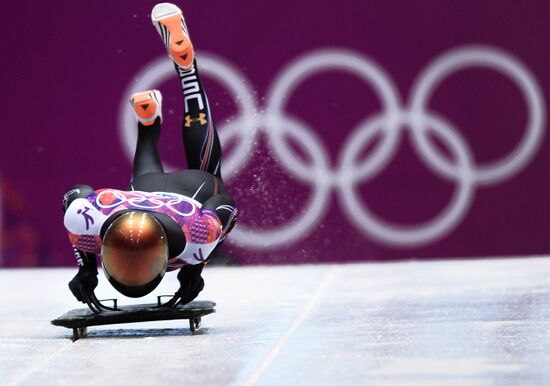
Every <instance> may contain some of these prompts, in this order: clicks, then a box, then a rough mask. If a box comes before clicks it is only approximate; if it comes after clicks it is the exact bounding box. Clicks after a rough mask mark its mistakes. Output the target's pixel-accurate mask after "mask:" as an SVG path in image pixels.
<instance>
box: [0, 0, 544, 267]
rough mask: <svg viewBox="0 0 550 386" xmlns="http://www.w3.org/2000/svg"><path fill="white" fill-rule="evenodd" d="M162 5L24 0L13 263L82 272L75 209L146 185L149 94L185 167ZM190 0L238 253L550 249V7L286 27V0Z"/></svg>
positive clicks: (15, 76) (457, 8) (379, 12)
mask: <svg viewBox="0 0 550 386" xmlns="http://www.w3.org/2000/svg"><path fill="white" fill-rule="evenodd" d="M149 3H150V4H149ZM154 4H155V3H154V2H143V3H140V4H135V3H134V2H131V1H120V2H118V1H117V2H115V3H110V4H109V5H108V9H106V8H105V7H107V5H105V4H96V3H95V2H91V3H82V2H74V3H68V4H65V5H64V6H62V7H59V9H54V8H52V6H51V5H49V4H47V3H45V4H42V3H40V2H39V3H31V2H21V3H19V4H13V3H10V4H7V5H6V8H7V10H6V14H10V15H12V17H11V18H9V20H8V21H7V22H6V23H5V25H3V26H2V27H1V28H3V29H5V31H4V36H8V37H9V38H8V39H7V40H4V41H2V43H0V44H2V48H3V52H4V53H6V55H7V57H10V55H11V57H12V58H13V60H4V61H3V62H2V64H1V66H2V71H1V75H0V76H1V77H2V84H3V85H4V87H5V93H4V100H5V104H4V105H5V106H6V111H5V113H4V122H3V125H2V127H3V129H2V132H3V134H4V141H2V144H1V145H0V146H2V152H1V155H0V157H1V161H2V164H1V165H0V176H1V192H0V193H1V194H0V197H1V200H2V205H1V208H2V210H1V213H0V219H1V222H2V228H1V229H2V232H1V237H0V241H1V243H2V255H1V256H0V265H1V266H37V265H53V266H56V265H68V264H72V263H73V261H72V260H73V257H72V255H71V248H70V244H69V241H68V240H67V239H66V234H65V231H64V229H63V225H62V223H63V222H62V213H61V210H60V207H61V198H62V196H63V194H64V193H65V192H66V191H67V190H69V189H70V188H71V186H73V185H74V184H77V183H79V184H90V185H92V186H94V188H96V189H99V188H107V187H108V188H116V189H125V188H126V187H127V186H128V183H129V179H130V173H131V164H132V160H133V153H134V148H135V143H136V138H137V132H136V124H135V119H134V116H133V113H132V110H131V108H130V105H129V103H128V97H129V95H131V94H132V93H134V92H138V91H143V90H147V89H152V88H156V89H159V90H160V91H161V92H162V94H163V97H164V98H163V116H164V121H163V125H162V133H161V140H160V142H159V151H160V154H161V158H162V161H163V163H164V165H165V170H166V171H173V170H177V169H182V168H185V167H186V163H185V160H184V159H185V157H184V152H183V147H182V143H181V141H182V140H181V130H182V115H183V114H182V110H183V101H182V97H181V91H180V89H179V82H178V79H177V75H176V73H175V71H174V67H173V65H172V63H171V62H170V60H169V58H168V57H167V55H166V54H165V52H164V51H163V45H162V44H161V43H162V42H161V41H160V40H159V39H158V36H157V34H156V32H155V30H154V28H153V26H152V25H151V20H150V15H149V12H150V9H151V8H152V6H153V5H154ZM237 4H238V6H237ZM178 5H179V6H180V7H181V8H182V9H183V11H184V14H185V17H186V21H187V24H188V27H189V28H190V30H191V31H192V32H191V34H192V38H193V43H194V46H195V47H196V49H197V52H196V57H197V62H198V66H199V69H200V74H201V79H203V81H204V83H205V88H206V91H207V93H208V98H209V100H210V105H211V108H212V113H213V116H214V119H215V121H216V124H217V129H218V132H219V136H220V139H221V142H222V147H223V152H224V153H223V161H222V175H223V178H224V181H225V183H226V188H227V190H228V191H229V193H230V194H232V195H233V196H234V197H235V199H236V201H237V204H238V207H239V209H240V215H239V222H238V224H237V226H236V227H235V228H234V230H233V231H232V232H231V234H230V236H229V237H228V238H227V240H226V242H225V244H224V246H223V247H222V249H221V250H220V252H219V254H220V255H223V256H224V257H225V258H227V259H229V260H231V261H234V262H238V263H252V264H264V263H305V262H333V261H359V260H386V259H403V258H448V257H493V256H502V255H505V256H524V255H536V254H547V253H549V252H550V241H549V240H550V238H549V237H548V232H550V202H549V200H548V196H549V194H550V179H549V178H548V174H549V173H550V172H549V170H550V167H549V165H550V144H549V143H548V135H547V134H546V130H547V111H548V102H547V99H548V92H549V91H550V71H548V68H550V51H549V50H546V49H544V47H545V46H546V37H547V36H548V32H550V31H548V27H547V21H546V19H545V17H544V16H545V15H547V14H549V12H550V3H545V2H536V3H530V4H529V6H524V5H522V4H520V3H517V4H514V3H506V4H503V3H502V2H499V1H486V2H482V3H475V5H474V3H472V4H470V3H460V2H446V1H444V2H441V1H436V0H427V1H425V2H422V3H421V4H420V3H418V4H415V3H414V2H413V3H410V4H409V3H403V2H399V1H390V2H388V1H374V2H366V3H364V4H363V3H361V4H359V3H352V2H349V4H346V3H344V4H324V3H323V4H316V6H315V7H314V8H312V7H311V4H310V3H307V2H302V3H295V2H294V3H292V5H291V4H288V6H289V7H291V9H292V12H290V11H285V12H284V13H283V14H284V17H281V15H282V14H281V10H280V8H281V7H284V6H285V5H284V4H283V3H280V2H279V3H276V4H275V3H274V4H264V3H261V5H259V3H257V2H254V1H252V0H243V1H239V2H238V3H237V2H235V3H234V4H233V2H231V1H229V2H223V4H222V3H219V2H214V1H202V2H191V3H189V4H185V3H178ZM428 11H429V12H428ZM107 16H108V17H107ZM505 21H506V22H505ZM21 25H32V26H33V28H21ZM390 26H391V28H390ZM545 31H546V32H545Z"/></svg>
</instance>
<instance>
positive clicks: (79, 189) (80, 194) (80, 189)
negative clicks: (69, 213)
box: [63, 184, 94, 213]
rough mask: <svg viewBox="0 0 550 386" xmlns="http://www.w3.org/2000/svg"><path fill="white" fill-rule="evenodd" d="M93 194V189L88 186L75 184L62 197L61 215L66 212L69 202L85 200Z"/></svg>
mask: <svg viewBox="0 0 550 386" xmlns="http://www.w3.org/2000/svg"><path fill="white" fill-rule="evenodd" d="M93 192H94V188H92V187H91V186H90V185H82V184H77V185H75V186H73V187H72V188H71V190H69V191H68V192H67V193H65V194H64V195H63V213H65V211H66V210H67V208H68V207H69V205H71V202H73V201H74V200H76V199H77V198H86V197H88V196H89V195H90V194H92V193H93Z"/></svg>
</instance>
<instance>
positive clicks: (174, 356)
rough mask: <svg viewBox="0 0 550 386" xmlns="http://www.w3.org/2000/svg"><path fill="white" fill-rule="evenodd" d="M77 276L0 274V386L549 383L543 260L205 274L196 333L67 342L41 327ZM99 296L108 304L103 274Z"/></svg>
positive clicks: (105, 332)
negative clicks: (209, 309) (205, 307)
mask: <svg viewBox="0 0 550 386" xmlns="http://www.w3.org/2000/svg"><path fill="white" fill-rule="evenodd" d="M73 274H74V270H73V269H70V270H69V269H40V270H39V269H33V270H0V290H1V293H2V295H1V297H0V309H1V311H0V385H37V384H39V385H77V384H78V385H104V386H106V385H132V386H139V385H143V386H150V385H315V386H320V385H392V386H400V385H422V386H427V385H438V386H446V385H549V384H550V259H545V258H524V259H507V260H500V259H498V260H470V261H437V262H406V263H385V264H350V265H316V266H312V265H306V266H280V267H245V268H243V267H228V268H217V267H208V268H207V269H206V270H205V272H204V277H205V281H206V288H205V290H204V291H203V293H201V295H200V296H199V299H208V300H213V301H215V302H216V303H217V307H216V309H217V313H215V314H212V315H208V316H206V317H204V318H203V327H202V329H201V330H200V332H199V333H198V334H196V335H191V333H190V332H189V330H188V325H187V321H168V322H150V323H140V324H135V325H121V326H116V325H114V326H99V327H91V328H90V329H89V331H90V332H89V336H88V337H87V338H85V339H81V340H79V341H77V342H76V343H72V342H71V340H70V339H69V337H70V336H71V330H69V329H64V328H60V327H54V326H51V325H50V324H49V321H50V320H51V319H53V318H54V317H57V316H59V315H60V314H62V313H64V312H65V311H67V310H69V309H71V308H76V307H79V304H78V303H77V302H76V301H74V300H73V298H72V296H71V295H70V293H69V292H68V289H67V282H68V281H69V280H70V278H71V277H72V276H73ZM101 275H102V274H101ZM176 288H177V283H176V278H175V275H174V274H169V275H167V276H166V277H165V279H164V281H163V283H161V285H160V288H159V289H158V290H156V291H155V292H154V294H161V293H166V294H170V293H172V292H173V291H174V290H175V289H176ZM97 294H98V297H99V298H108V297H113V296H116V295H115V292H114V290H113V289H111V288H110V285H109V284H108V283H107V282H106V279H105V278H104V277H103V276H100V286H99V287H98V291H97ZM118 297H119V299H120V301H121V302H123V303H126V304H127V303H136V301H135V300H130V299H126V298H122V296H120V295H119V296H118ZM143 300H144V299H141V301H142V302H143ZM145 300H146V301H155V299H154V296H152V297H151V298H146V299H145Z"/></svg>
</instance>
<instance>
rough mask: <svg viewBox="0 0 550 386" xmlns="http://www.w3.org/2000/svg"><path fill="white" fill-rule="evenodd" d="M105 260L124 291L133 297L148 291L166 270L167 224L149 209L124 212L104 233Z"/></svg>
mask: <svg viewBox="0 0 550 386" xmlns="http://www.w3.org/2000/svg"><path fill="white" fill-rule="evenodd" d="M101 260H102V263H103V271H104V272H105V275H106V276H107V279H109V282H110V283H111V284H112V285H113V287H115V288H116V289H117V290H118V291H119V292H120V293H122V294H123V295H126V296H130V297H133V298H138V297H141V296H145V295H147V294H148V293H149V292H151V291H153V290H154V289H155V288H156V286H157V285H158V284H159V283H160V281H161V280H162V277H163V276H164V273H165V272H166V264H167V262H168V242H167V239H166V233H165V232H164V228H163V227H162V225H160V223H159V222H158V221H157V219H155V218H154V217H153V216H152V215H150V214H148V213H147V212H141V211H131V212H128V213H125V214H123V215H122V216H120V217H118V218H117V219H116V220H115V221H113V223H112V224H111V225H110V226H109V228H108V229H107V231H106V232H105V235H104V236H103V247H102V248H101Z"/></svg>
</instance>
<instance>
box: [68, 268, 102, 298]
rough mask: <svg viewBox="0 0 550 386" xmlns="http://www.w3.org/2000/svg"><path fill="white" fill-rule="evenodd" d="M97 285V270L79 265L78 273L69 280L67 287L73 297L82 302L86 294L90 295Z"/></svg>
mask: <svg viewBox="0 0 550 386" xmlns="http://www.w3.org/2000/svg"><path fill="white" fill-rule="evenodd" d="M95 287H97V270H91V269H85V268H84V267H81V268H80V269H79V270H78V273H77V274H76V275H75V277H73V280H71V281H70V282H69V289H70V290H71V292H72V293H73V295H74V296H75V298H76V299H77V300H78V301H79V302H82V303H86V300H85V297H86V295H87V296H88V297H90V296H91V295H92V294H93V293H94V289H95Z"/></svg>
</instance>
